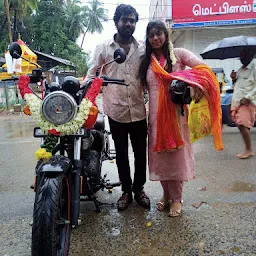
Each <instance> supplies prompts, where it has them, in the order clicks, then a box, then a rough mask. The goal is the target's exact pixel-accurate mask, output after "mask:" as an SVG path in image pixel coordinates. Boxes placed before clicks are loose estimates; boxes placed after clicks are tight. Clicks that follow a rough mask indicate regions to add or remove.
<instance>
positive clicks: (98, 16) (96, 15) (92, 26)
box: [81, 0, 108, 47]
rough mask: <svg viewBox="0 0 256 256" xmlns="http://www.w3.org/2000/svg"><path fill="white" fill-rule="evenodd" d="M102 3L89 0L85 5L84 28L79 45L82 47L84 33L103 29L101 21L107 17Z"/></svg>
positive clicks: (96, 0)
mask: <svg viewBox="0 0 256 256" xmlns="http://www.w3.org/2000/svg"><path fill="white" fill-rule="evenodd" d="M102 5H103V4H102V3H101V2H99V1H98V0H91V1H89V6H87V7H86V20H85V23H84V26H85V28H86V29H85V30H84V32H83V39H82V43H81V47H83V44H84V39H85V35H86V34H87V32H90V33H94V32H99V33H101V32H102V30H103V26H102V23H101V22H102V21H107V19H108V17H107V15H106V13H107V10H106V9H104V8H103V7H102Z"/></svg>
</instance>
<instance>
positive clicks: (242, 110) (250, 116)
mask: <svg viewBox="0 0 256 256" xmlns="http://www.w3.org/2000/svg"><path fill="white" fill-rule="evenodd" d="M254 57H255V54H254V53H253V52H252V51H250V50H249V49H244V50H242V51H241V53H240V60H241V63H242V64H243V66H242V67H241V68H240V69H239V70H238V71H237V73H236V72H234V71H232V73H231V75H230V77H231V79H232V82H233V86H234V92H233V96H232V103H231V115H232V119H233V120H234V122H235V123H236V125H237V126H238V128H239V130H240V133H241V135H242V137H243V140H244V143H245V151H244V152H242V153H240V154H237V157H238V158H240V159H246V158H248V157H250V156H253V155H254V152H253V149H252V143H251V132H250V129H251V128H252V127H253V126H254V122H255V111H256V58H254Z"/></svg>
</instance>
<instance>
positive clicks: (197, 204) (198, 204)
mask: <svg viewBox="0 0 256 256" xmlns="http://www.w3.org/2000/svg"><path fill="white" fill-rule="evenodd" d="M203 204H207V203H206V202H204V201H201V202H199V203H195V204H192V206H193V207H195V208H196V209H198V208H199V207H200V206H201V205H203Z"/></svg>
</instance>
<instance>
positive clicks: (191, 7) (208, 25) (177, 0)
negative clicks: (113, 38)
mask: <svg viewBox="0 0 256 256" xmlns="http://www.w3.org/2000/svg"><path fill="white" fill-rule="evenodd" d="M149 16H150V19H151V20H153V19H161V20H163V21H165V22H166V23H167V26H168V27H170V28H171V32H172V36H171V40H172V42H173V44H174V46H175V47H184V48H186V49H188V50H191V51H192V52H194V53H195V54H196V55H197V56H200V53H202V51H203V50H204V49H205V48H206V47H207V46H208V45H209V44H211V43H212V42H214V41H218V40H221V39H223V38H224V37H231V36H238V35H244V36H256V0H246V1H245V0H151V3H150V14H149ZM205 62H206V63H207V64H208V65H209V66H210V67H212V68H223V69H224V71H225V73H226V75H227V77H228V78H229V74H230V73H231V71H232V70H237V69H238V68H239V67H240V66H241V64H240V61H239V60H238V59H227V60H207V59H206V60H205Z"/></svg>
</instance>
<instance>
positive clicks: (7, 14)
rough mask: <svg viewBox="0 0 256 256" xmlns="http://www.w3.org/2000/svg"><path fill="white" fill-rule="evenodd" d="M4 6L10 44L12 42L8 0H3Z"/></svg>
mask: <svg viewBox="0 0 256 256" xmlns="http://www.w3.org/2000/svg"><path fill="white" fill-rule="evenodd" d="M5 8H6V16H7V24H8V32H9V38H10V44H11V43H12V29H11V18H10V10H9V1H8V0H5Z"/></svg>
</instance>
